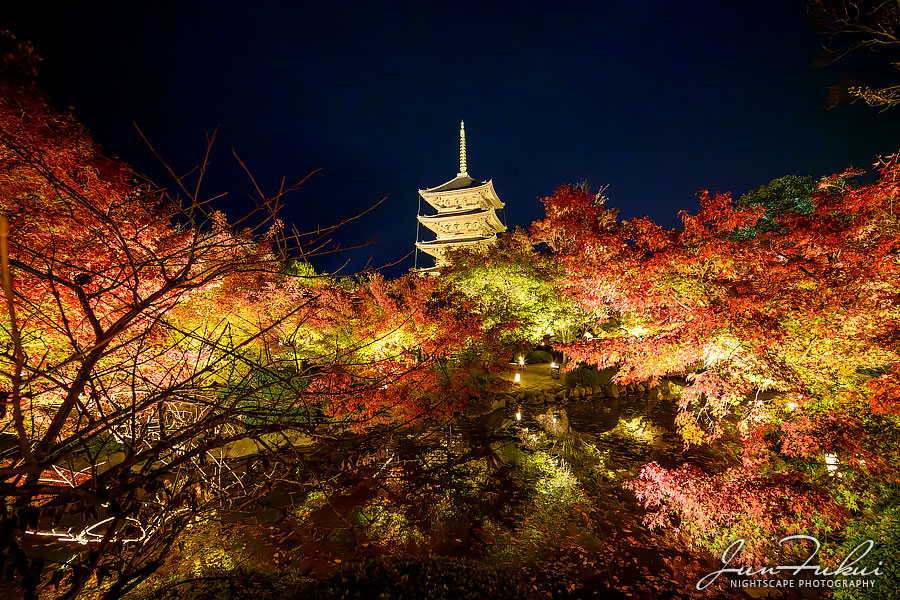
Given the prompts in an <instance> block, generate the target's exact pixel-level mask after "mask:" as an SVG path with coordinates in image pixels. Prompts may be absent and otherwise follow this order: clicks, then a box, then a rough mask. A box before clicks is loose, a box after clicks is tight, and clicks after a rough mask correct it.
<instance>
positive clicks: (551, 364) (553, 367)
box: [550, 361, 556, 369]
mask: <svg viewBox="0 0 900 600" xmlns="http://www.w3.org/2000/svg"><path fill="white" fill-rule="evenodd" d="M550 368H551V369H555V368H556V362H555V361H554V362H552V363H550Z"/></svg>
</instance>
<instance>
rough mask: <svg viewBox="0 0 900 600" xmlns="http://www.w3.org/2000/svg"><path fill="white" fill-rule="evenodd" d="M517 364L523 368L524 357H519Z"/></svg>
mask: <svg viewBox="0 0 900 600" xmlns="http://www.w3.org/2000/svg"><path fill="white" fill-rule="evenodd" d="M519 364H520V365H522V366H523V367H524V366H525V357H524V356H520V357H519Z"/></svg>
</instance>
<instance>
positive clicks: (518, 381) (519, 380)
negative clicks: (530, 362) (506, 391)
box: [515, 373, 522, 383]
mask: <svg viewBox="0 0 900 600" xmlns="http://www.w3.org/2000/svg"><path fill="white" fill-rule="evenodd" d="M515 382H516V383H521V382H522V376H521V375H519V374H518V373H516V379H515Z"/></svg>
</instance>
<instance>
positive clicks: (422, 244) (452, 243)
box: [416, 235, 497, 249]
mask: <svg viewBox="0 0 900 600" xmlns="http://www.w3.org/2000/svg"><path fill="white" fill-rule="evenodd" d="M496 237H497V236H494V235H479V236H476V237H467V238H459V239H455V240H431V241H428V242H418V243H416V246H419V247H420V248H423V249H424V248H439V247H441V246H458V245H464V244H475V243H478V242H484V241H486V240H490V239H494V238H496Z"/></svg>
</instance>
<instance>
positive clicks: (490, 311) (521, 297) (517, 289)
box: [446, 229, 594, 342]
mask: <svg viewBox="0 0 900 600" xmlns="http://www.w3.org/2000/svg"><path fill="white" fill-rule="evenodd" d="M451 259H452V260H453V266H452V268H450V269H448V270H447V272H446V277H447V278H448V279H449V280H451V281H452V282H453V284H454V285H455V286H456V288H457V289H459V291H460V292H462V293H463V294H465V295H466V296H468V297H470V298H472V299H473V300H474V301H475V302H477V304H478V307H479V315H480V316H481V318H482V320H483V322H484V326H485V327H486V328H489V327H496V326H502V327H504V328H505V329H506V331H507V333H506V336H505V339H506V340H507V341H516V340H521V339H525V340H528V341H530V342H539V341H540V340H542V339H543V338H544V336H546V335H550V336H553V337H554V338H555V339H556V340H558V341H560V342H568V341H572V340H573V339H574V337H575V336H576V335H577V334H578V332H579V331H581V329H582V328H583V324H584V323H586V322H593V320H594V319H593V318H590V316H589V315H587V314H586V313H585V312H584V311H582V310H579V309H578V308H577V307H576V306H575V305H574V303H573V302H572V301H571V299H570V298H568V297H567V296H565V295H564V294H562V293H561V292H560V282H561V280H562V277H563V275H564V273H563V271H562V270H561V268H560V266H559V264H557V263H556V261H554V260H553V259H552V257H548V256H542V255H540V254H539V253H538V252H536V251H535V250H534V248H533V245H532V242H531V241H530V240H529V239H528V236H527V234H526V233H525V232H524V231H522V230H521V229H516V231H515V232H513V233H511V234H508V235H506V236H503V237H502V238H501V240H500V242H499V243H498V244H496V245H494V246H493V247H491V248H489V249H488V250H487V251H465V250H464V251H460V252H456V253H453V254H452V255H451Z"/></svg>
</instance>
